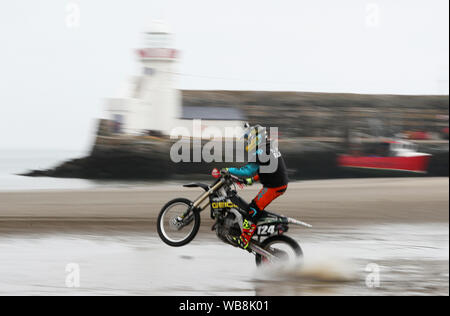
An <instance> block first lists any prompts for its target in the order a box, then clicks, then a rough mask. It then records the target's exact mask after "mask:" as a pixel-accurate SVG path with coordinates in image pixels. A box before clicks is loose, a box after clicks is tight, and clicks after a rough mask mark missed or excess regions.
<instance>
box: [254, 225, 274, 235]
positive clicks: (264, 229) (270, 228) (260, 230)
mask: <svg viewBox="0 0 450 316" xmlns="http://www.w3.org/2000/svg"><path fill="white" fill-rule="evenodd" d="M275 228H276V225H261V226H258V227H257V228H256V234H257V235H258V236H270V235H273V234H275Z"/></svg>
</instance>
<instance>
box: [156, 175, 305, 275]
mask: <svg viewBox="0 0 450 316" xmlns="http://www.w3.org/2000/svg"><path fill="white" fill-rule="evenodd" d="M212 175H213V177H214V178H216V179H217V180H216V181H215V182H214V183H213V184H211V185H206V184H204V183H190V184H185V185H183V186H184V187H187V188H193V187H199V188H202V189H203V190H204V191H205V192H204V193H202V194H201V195H200V196H199V197H197V198H196V199H195V200H194V201H190V200H188V199H185V198H177V199H174V200H172V201H170V202H168V203H167V204H166V205H164V206H163V208H162V209H161V212H160V213H159V216H158V222H157V226H158V227H157V228H158V234H159V236H160V238H161V239H162V240H163V241H164V242H165V243H166V244H168V245H170V246H173V247H180V246H184V245H186V244H188V243H189V242H191V241H192V240H193V239H194V238H195V236H196V235H197V233H198V231H199V228H200V212H202V211H203V210H205V209H206V208H207V207H208V206H210V216H211V219H213V220H214V221H215V223H214V225H213V227H212V230H213V231H215V232H216V234H217V236H218V237H219V239H221V240H222V241H223V242H225V243H227V244H230V245H232V246H235V247H237V244H236V242H235V241H234V237H239V236H240V235H241V231H242V223H243V219H244V217H245V216H246V214H247V212H246V211H245V209H246V205H247V204H246V203H245V202H244V201H243V200H242V199H241V198H240V197H239V196H238V195H237V189H236V185H238V186H239V187H241V188H242V187H243V186H244V183H245V182H244V181H243V180H242V179H240V178H238V177H235V176H233V175H231V174H229V173H225V174H223V173H221V172H220V171H219V170H217V169H214V170H213V172H212ZM205 201H206V202H205ZM289 224H294V225H300V226H304V227H311V225H309V224H307V223H304V222H302V221H299V220H296V219H294V218H290V217H285V216H280V215H277V214H275V213H271V212H268V211H263V214H262V215H261V217H260V219H259V221H258V222H257V223H256V225H257V227H256V232H255V234H254V235H253V238H252V240H251V241H250V243H249V246H248V248H247V250H248V251H249V252H250V253H253V254H254V255H255V260H256V264H257V265H258V266H259V265H261V264H262V263H270V262H272V263H273V262H277V261H281V260H295V259H298V258H301V257H302V256H303V251H302V249H301V247H300V245H299V244H298V243H297V242H296V241H295V240H294V239H292V238H291V237H288V236H286V235H284V233H286V232H287V231H288V229H289ZM277 245H278V246H277Z"/></svg>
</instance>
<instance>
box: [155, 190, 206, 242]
mask: <svg viewBox="0 0 450 316" xmlns="http://www.w3.org/2000/svg"><path fill="white" fill-rule="evenodd" d="M191 205H192V202H191V201H189V200H188V199H183V198H179V199H174V200H172V201H170V202H168V203H167V204H166V205H164V206H163V208H162V209H161V212H160V213H159V216H158V222H157V227H158V234H159V237H161V239H162V241H164V242H165V243H166V244H168V245H170V246H172V247H180V246H184V245H186V244H188V243H189V242H191V241H192V239H194V238H195V236H196V235H197V233H198V230H199V228H200V214H199V212H197V211H195V210H194V209H193V208H192V207H191Z"/></svg>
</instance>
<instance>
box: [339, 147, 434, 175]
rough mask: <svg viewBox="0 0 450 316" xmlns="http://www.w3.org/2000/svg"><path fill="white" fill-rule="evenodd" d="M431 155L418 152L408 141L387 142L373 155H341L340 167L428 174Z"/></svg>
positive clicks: (377, 148)
mask: <svg viewBox="0 0 450 316" xmlns="http://www.w3.org/2000/svg"><path fill="white" fill-rule="evenodd" d="M430 157H431V155H430V154H426V153H420V152H417V146H416V145H415V144H413V143H410V142H406V141H385V142H381V143H379V144H377V145H376V150H375V152H373V153H371V154H358V153H355V154H353V155H340V156H339V157H338V166H340V167H345V168H357V169H367V170H380V171H399V172H412V173H426V172H427V169H428V163H429V160H430Z"/></svg>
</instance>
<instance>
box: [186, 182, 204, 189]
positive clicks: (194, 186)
mask: <svg viewBox="0 0 450 316" xmlns="http://www.w3.org/2000/svg"><path fill="white" fill-rule="evenodd" d="M183 187H185V188H202V189H203V190H205V191H208V190H209V186H208V185H207V184H204V183H200V182H193V183H188V184H183Z"/></svg>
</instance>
